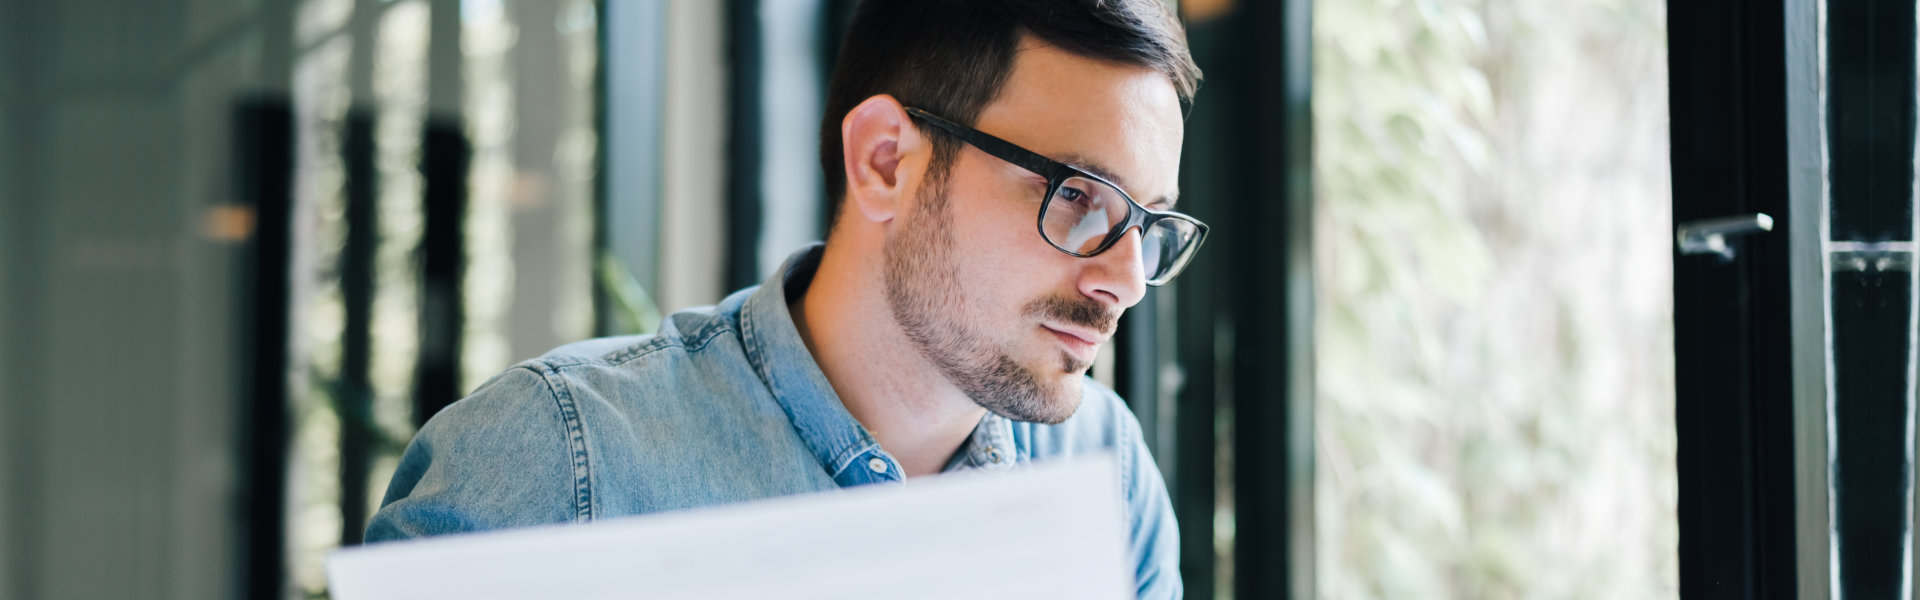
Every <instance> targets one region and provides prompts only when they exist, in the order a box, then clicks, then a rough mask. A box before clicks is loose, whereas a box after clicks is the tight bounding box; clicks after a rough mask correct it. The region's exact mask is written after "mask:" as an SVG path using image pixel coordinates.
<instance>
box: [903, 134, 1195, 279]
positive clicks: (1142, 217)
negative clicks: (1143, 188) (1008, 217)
mask: <svg viewBox="0 0 1920 600" xmlns="http://www.w3.org/2000/svg"><path fill="white" fill-rule="evenodd" d="M904 108H905V109H906V111H907V115H908V116H911V117H913V118H915V119H919V120H922V121H926V122H927V124H929V125H933V126H934V127H938V128H940V130H941V131H945V132H946V133H948V134H951V135H953V136H954V137H957V138H960V140H961V141H964V142H966V143H968V144H971V145H973V147H975V148H979V149H980V151H981V152H985V153H987V154H990V155H993V157H994V158H998V159H1000V160H1004V161H1007V162H1009V163H1013V164H1014V166H1017V167H1020V168H1022V169H1026V170H1028V171H1032V172H1033V173H1034V174H1035V175H1039V176H1041V177H1045V178H1047V197H1046V198H1045V199H1044V200H1041V202H1040V212H1039V213H1037V214H1036V215H1034V226H1035V228H1036V229H1038V230H1039V233H1040V239H1043V240H1046V241H1047V245H1049V246H1053V248H1054V249H1055V250H1059V251H1061V252H1065V253H1067V255H1069V256H1076V257H1080V258H1091V257H1095V256H1099V255H1100V253H1102V252H1106V251H1107V249H1108V248H1112V247H1113V245H1114V243H1116V242H1119V241H1120V238H1121V237H1124V236H1126V234H1127V230H1129V229H1133V228H1135V227H1139V228H1140V234H1141V236H1143V237H1144V236H1145V235H1146V233H1147V231H1148V230H1149V228H1150V227H1153V224H1154V223H1158V222H1160V220H1162V219H1174V220H1178V221H1185V222H1187V223H1191V224H1193V226H1194V230H1195V231H1196V233H1195V234H1194V236H1193V244H1192V245H1190V246H1189V247H1187V248H1186V249H1185V250H1183V251H1181V252H1180V253H1179V254H1176V255H1174V257H1173V260H1174V264H1173V265H1172V266H1170V267H1168V269H1167V274H1166V275H1165V276H1163V277H1160V278H1157V279H1156V278H1151V277H1149V278H1148V279H1147V282H1146V283H1147V285H1151V286H1155V287H1158V286H1160V285H1163V284H1165V283H1166V282H1168V281H1171V280H1173V278H1174V277H1175V276H1177V275H1179V274H1180V272H1181V271H1184V270H1186V268H1187V262H1188V261H1190V260H1192V259H1193V255H1194V254H1196V253H1198V252H1199V251H1200V245H1201V244H1202V243H1205V242H1206V241H1207V224H1206V223H1202V222H1200V220H1199V219H1195V218H1193V217H1191V216H1188V215H1185V214H1181V213H1177V212H1173V211H1159V210H1150V209H1148V208H1147V207H1144V206H1141V205H1140V203H1139V202H1137V201H1135V200H1134V199H1133V195H1132V194H1128V193H1127V190H1125V189H1123V188H1121V187H1120V186H1119V184H1115V183H1114V182H1111V181H1107V179H1106V178H1104V177H1101V176H1099V175H1094V174H1092V173H1088V172H1086V171H1082V170H1080V169H1078V168H1075V167H1074V166H1073V165H1069V164H1066V163H1063V162H1060V161H1057V160H1053V159H1051V158H1047V157H1046V156H1044V155H1042V154H1040V153H1038V152H1034V151H1032V150H1028V149H1026V148H1021V147H1019V146H1016V145H1014V144H1013V143H1012V142H1008V141H1006V140H1003V139H1000V138H997V137H994V136H993V134H990V133H987V132H984V131H980V130H978V129H974V128H972V127H968V126H966V125H961V124H959V123H955V122H953V121H949V120H947V119H944V118H941V117H939V116H936V115H934V114H933V113H929V112H927V111H924V110H920V109H918V108H913V107H911V106H908V107H904ZM1074 177H1084V178H1087V179H1091V180H1094V181H1098V182H1100V183H1103V184H1106V186H1107V187H1111V188H1113V191H1116V192H1119V193H1120V197H1122V198H1125V199H1126V200H1127V218H1126V220H1125V221H1123V222H1122V223H1121V224H1120V226H1118V227H1115V228H1113V229H1112V230H1111V231H1108V232H1107V237H1106V238H1105V239H1102V240H1100V245H1099V246H1098V247H1095V248H1094V249H1093V251H1091V252H1087V253H1084V254H1083V253H1080V252H1075V251H1072V250H1068V249H1066V248H1063V247H1061V246H1060V244H1059V243H1057V242H1054V241H1053V238H1051V237H1048V236H1047V207H1048V206H1049V205H1051V204H1053V197H1054V196H1055V195H1056V194H1058V193H1059V191H1060V186H1061V185H1064V184H1066V182H1067V180H1068V179H1072V178H1074ZM1149 275H1151V274H1149Z"/></svg>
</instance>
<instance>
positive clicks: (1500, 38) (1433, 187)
mask: <svg viewBox="0 0 1920 600" xmlns="http://www.w3.org/2000/svg"><path fill="white" fill-rule="evenodd" d="M1315 12H1316V14H1315V19H1316V21H1315V23H1314V32H1315V33H1314V36H1315V40H1314V42H1315V65H1314V66H1315V74H1314V98H1313V104H1314V111H1315V115H1314V128H1315V138H1316V139H1315V144H1316V145H1315V148H1314V153H1315V158H1314V160H1315V182H1316V185H1317V186H1318V189H1317V190H1316V193H1317V205H1316V215H1315V224H1314V226H1315V238H1316V239H1315V246H1314V253H1315V262H1316V264H1315V270H1316V280H1317V285H1316V288H1317V290H1316V291H1317V293H1318V295H1319V297H1318V298H1317V309H1318V310H1319V313H1318V315H1317V317H1316V319H1317V323H1316V335H1317V339H1316V345H1317V348H1316V358H1315V360H1316V368H1315V371H1316V379H1317V382H1316V385H1317V387H1318V398H1317V402H1318V404H1317V406H1318V408H1317V412H1318V416H1317V418H1318V423H1317V425H1316V426H1317V430H1318V431H1317V442H1316V443H1317V460H1318V467H1317V482H1316V494H1317V500H1316V511H1317V517H1318V524H1317V526H1318V532H1317V533H1318V539H1319V544H1320V552H1319V553H1318V557H1317V560H1318V562H1319V566H1318V572H1319V573H1318V586H1319V589H1320V595H1321V596H1322V597H1325V598H1340V599H1363V598H1475V599H1481V598H1634V599H1645V598H1660V597H1674V596H1676V595H1677V586H1678V575H1679V573H1678V558H1677V552H1676V544H1677V539H1678V537H1677V536H1678V521H1677V517H1676V515H1675V503H1676V488H1677V484H1676V482H1675V475H1674V445H1675V442H1674V431H1673V372H1672V370H1673V368H1672V364H1673V361H1672V353H1673V342H1672V329H1673V326H1672V305H1671V304H1672V300H1671V293H1672V275H1671V264H1670V263H1669V256H1670V255H1669V252H1668V250H1667V245H1668V244H1671V243H1672V241H1671V239H1670V238H1669V237H1668V234H1667V233H1666V232H1668V231H1671V225H1670V210H1671V209H1670V198H1671V192H1670V188H1669V185H1668V179H1669V177H1668V173H1667V160H1666V143H1667V126H1666V69H1665V66H1666V65H1665V61H1666V52H1665V38H1666V34H1665V31H1664V26H1665V25H1664V14H1665V6H1664V5H1663V4H1661V3H1659V2H1657V1H1652V0H1566V1H1562V2H1537V1H1536V2H1524V1H1522V0H1480V1H1469V0H1342V1H1341V2H1325V3H1316V5H1315Z"/></svg>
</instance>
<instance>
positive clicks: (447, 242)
mask: <svg viewBox="0 0 1920 600" xmlns="http://www.w3.org/2000/svg"><path fill="white" fill-rule="evenodd" d="M420 153H421V157H420V172H421V175H422V177H423V178H424V179H425V187H426V189H425V193H424V194H423V195H424V197H425V202H424V204H425V209H426V210H425V217H426V230H425V231H424V232H422V233H421V236H420V279H421V286H422V289H421V294H420V358H419V363H418V364H417V365H416V367H415V369H414V390H415V392H414V393H416V394H418V395H417V396H415V397H414V406H413V419H414V425H415V426H419V425H424V424H426V422H427V419H430V418H433V415H434V414H436V413H439V412H440V409H442V408H446V406H447V405H448V404H452V403H453V401H455V400H458V399H460V397H461V396H464V395H466V393H467V391H468V390H466V389H464V386H463V385H461V382H460V345H461V343H460V338H461V330H462V329H463V328H464V327H465V326H466V315H465V312H464V310H463V306H464V304H463V303H462V302H461V289H462V281H464V279H465V273H466V262H467V259H466V233H465V224H466V214H467V211H466V206H467V166H468V164H469V162H471V160H472V154H473V148H472V146H471V144H469V143H468V142H467V138H466V135H465V134H464V133H462V127H461V124H460V122H458V121H453V120H448V119H442V118H429V119H428V120H427V123H426V129H425V131H424V132H422V134H421V144H420Z"/></svg>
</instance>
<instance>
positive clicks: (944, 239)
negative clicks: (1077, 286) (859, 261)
mask: <svg viewBox="0 0 1920 600" xmlns="http://www.w3.org/2000/svg"><path fill="white" fill-rule="evenodd" d="M941 179H942V180H940V181H932V180H929V181H928V182H927V184H926V185H925V186H923V187H922V188H921V192H920V195H921V197H920V198H918V200H919V201H918V202H915V203H914V209H913V210H912V211H911V213H909V214H908V216H907V219H906V220H905V221H903V222H902V223H901V226H900V230H899V232H898V233H897V234H896V235H895V236H894V237H892V238H890V239H888V240H887V241H886V245H885V247H884V248H883V250H882V254H883V259H884V261H885V277H886V293H887V308H888V309H889V310H890V312H892V313H893V320H894V322H895V323H896V324H898V325H899V326H900V329H901V331H902V332H904V333H906V336H907V339H908V340H910V341H912V343H913V345H914V347H915V348H916V349H918V350H919V351H920V354H921V356H923V357H925V358H926V359H927V361H928V362H930V363H932V364H933V365H934V367H935V368H937V369H939V370H940V372H941V374H943V375H945V376H946V378H947V379H948V380H949V381H952V382H953V384H954V385H955V386H956V387H959V388H960V390H961V391H962V392H964V393H966V395H967V397H969V398H972V399H973V401H974V403H976V404H979V405H980V406H981V407H982V408H985V409H987V410H989V411H992V412H993V413H994V414H997V415H1000V416H1002V417H1006V418H1008V419H1013V420H1015V421H1026V422H1034V423H1046V424H1057V423H1060V422H1062V421H1065V420H1067V417H1071V416H1073V413H1074V411H1075V410H1078V409H1079V408H1080V383H1079V381H1078V378H1077V377H1065V376H1063V375H1067V374H1072V373H1082V372H1085V370H1086V368H1087V365H1086V364H1085V363H1084V362H1082V361H1079V360H1077V359H1075V358H1073V356H1072V355H1070V354H1067V353H1066V352H1064V351H1063V352H1061V354H1060V362H1059V363H1058V365H1057V367H1058V369H1059V370H1058V371H1054V370H1052V369H1048V371H1050V372H1048V373H1046V376H1043V375H1042V374H1040V373H1036V372H1035V371H1034V369H1030V368H1027V367H1026V366H1024V365H1021V364H1020V362H1019V361H1016V360H1014V358H1013V357H1012V356H1010V355H1009V354H1008V353H1007V351H1006V350H1005V349H1004V348H999V347H996V346H995V345H994V344H993V343H992V341H991V338H990V337H989V336H988V335H986V334H985V333H984V332H982V331H979V330H978V329H976V328H974V327H970V326H969V323H968V319H969V317H970V316H971V311H969V310H968V308H969V307H968V305H967V304H966V302H965V301H964V300H963V298H964V296H965V294H966V292H967V289H966V286H965V285H964V283H963V281H962V278H961V277H960V268H959V266H960V265H959V263H958V260H957V259H956V257H955V254H956V253H955V252H954V243H953V235H952V233H951V228H950V227H948V221H949V215H948V212H947V208H948V206H947V204H948V199H949V198H948V196H947V186H946V182H945V181H944V178H941ZM1063 303H1064V304H1065V305H1068V307H1067V308H1062V304H1063ZM1061 310H1068V311H1077V312H1074V313H1073V314H1074V315H1079V316H1084V313H1085V312H1086V311H1087V308H1086V306H1085V305H1084V304H1076V303H1073V302H1071V301H1068V300H1063V299H1057V298H1049V299H1045V300H1042V301H1040V302H1036V303H1035V304H1034V305H1030V306H1029V307H1027V310H1026V311H1024V312H1026V313H1028V314H1032V313H1034V312H1035V311H1046V312H1042V313H1041V314H1055V313H1057V312H1058V311H1061ZM1093 310H1094V311H1096V312H1098V308H1097V307H1095V308H1094V309H1093Z"/></svg>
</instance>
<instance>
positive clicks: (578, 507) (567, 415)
mask: <svg viewBox="0 0 1920 600" xmlns="http://www.w3.org/2000/svg"><path fill="white" fill-rule="evenodd" d="M526 368H527V369H528V370H530V371H531V370H533V369H532V368H531V367H526ZM535 374H536V375H538V376H540V378H541V379H542V380H543V381H545V382H546V384H547V390H548V392H549V393H550V394H551V395H552V396H553V403H554V406H555V408H556V409H557V410H559V412H560V421H561V424H562V426H563V427H564V428H565V433H566V437H567V450H568V453H569V454H570V455H571V456H570V459H571V461H572V463H573V510H574V515H573V520H574V521H575V522H578V523H586V522H590V521H592V520H593V518H594V510H593V477H592V474H593V470H592V465H591V463H590V462H589V461H588V459H587V439H586V437H587V436H586V428H585V427H582V426H581V424H580V408H579V406H578V405H576V404H574V402H573V394H572V392H571V391H570V390H568V388H567V384H566V381H564V380H562V379H561V378H560V373H559V371H558V369H557V368H555V367H554V366H552V365H541V368H540V369H539V370H538V371H536V372H535Z"/></svg>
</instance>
